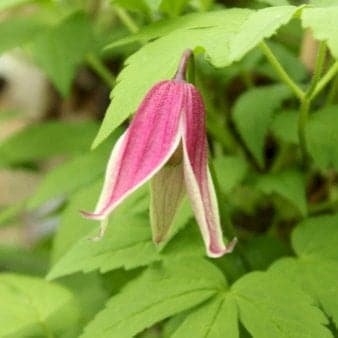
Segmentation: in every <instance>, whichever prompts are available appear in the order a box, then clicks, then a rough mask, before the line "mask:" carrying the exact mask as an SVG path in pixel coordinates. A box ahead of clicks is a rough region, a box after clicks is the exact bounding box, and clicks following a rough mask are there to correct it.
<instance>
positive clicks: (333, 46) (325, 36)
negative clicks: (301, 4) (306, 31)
mask: <svg viewBox="0 0 338 338" xmlns="http://www.w3.org/2000/svg"><path fill="white" fill-rule="evenodd" d="M301 19H302V25H303V27H304V28H311V30H312V33H313V36H314V38H315V39H317V40H320V41H326V43H327V45H328V47H329V48H330V50H331V53H332V55H333V56H334V57H335V58H336V59H338V27H337V24H336V23H337V22H338V3H336V4H335V5H334V6H332V7H326V8H308V7H305V8H304V9H303V11H302V16H301Z"/></svg>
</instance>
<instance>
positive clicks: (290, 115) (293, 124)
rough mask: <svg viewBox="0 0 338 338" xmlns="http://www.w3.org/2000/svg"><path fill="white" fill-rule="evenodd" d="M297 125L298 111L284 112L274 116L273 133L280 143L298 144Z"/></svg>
mask: <svg viewBox="0 0 338 338" xmlns="http://www.w3.org/2000/svg"><path fill="white" fill-rule="evenodd" d="M297 123H298V111H295V110H286V111H282V112H280V113H278V114H276V115H275V116H274V118H273V121H272V124H271V131H272V133H273V134H274V135H275V136H276V137H277V139H279V140H280V141H283V142H286V143H292V144H298V131H297V126H298V124H297Z"/></svg>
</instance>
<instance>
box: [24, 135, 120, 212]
mask: <svg viewBox="0 0 338 338" xmlns="http://www.w3.org/2000/svg"><path fill="white" fill-rule="evenodd" d="M115 140H116V137H115ZM111 149H112V144H111V142H109V143H106V144H104V145H102V146H101V147H100V148H98V149H97V150H95V151H92V152H89V153H86V154H84V155H80V156H78V157H75V158H74V159H72V160H70V161H68V162H66V163H64V164H61V165H60V166H58V167H56V168H55V169H54V170H51V171H49V172H48V174H47V175H46V176H45V177H44V179H43V180H42V182H41V183H40V185H39V187H38V189H37V191H36V192H35V193H34V195H33V196H32V197H31V198H30V200H29V203H28V205H27V207H28V209H35V208H37V207H38V206H39V205H41V204H43V203H44V202H46V201H48V200H49V199H52V198H59V197H67V196H68V195H69V194H72V193H74V192H75V191H77V190H78V189H79V188H81V187H83V186H85V185H86V184H88V183H90V182H92V181H94V180H96V179H97V178H99V176H100V175H102V176H103V175H104V170H105V167H106V163H107V161H108V158H109V154H110V151H111Z"/></svg>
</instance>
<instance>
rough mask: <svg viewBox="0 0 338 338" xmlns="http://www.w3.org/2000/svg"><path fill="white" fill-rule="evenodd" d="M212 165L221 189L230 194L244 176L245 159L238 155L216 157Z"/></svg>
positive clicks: (245, 169)
mask: <svg viewBox="0 0 338 338" xmlns="http://www.w3.org/2000/svg"><path fill="white" fill-rule="evenodd" d="M214 166H215V170H216V174H217V178H218V181H219V184H220V186H221V190H222V191H223V192H224V193H225V194H230V192H231V191H232V189H234V188H235V187H236V186H237V185H238V184H239V183H240V182H241V181H242V180H243V179H244V177H245V175H246V173H247V170H248V166H247V163H246V162H245V160H244V159H243V158H241V157H239V156H224V157H217V158H216V159H215V160H214Z"/></svg>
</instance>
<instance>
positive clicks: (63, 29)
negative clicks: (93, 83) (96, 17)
mask: <svg viewBox="0 0 338 338" xmlns="http://www.w3.org/2000/svg"><path fill="white" fill-rule="evenodd" d="M74 41H76V43H74ZM32 48H33V54H34V57H35V59H36V62H37V63H38V64H39V65H40V66H41V68H42V69H43V70H44V71H45V72H46V74H47V75H48V77H49V78H50V79H51V80H52V81H53V83H54V84H55V86H56V87H57V89H58V90H59V91H60V92H61V93H62V95H64V96H66V95H68V94H69V91H70V86H71V83H72V80H73V78H74V76H75V72H76V71H77V68H78V67H79V65H80V64H81V63H83V61H84V60H85V58H86V56H87V55H88V53H89V52H90V51H95V49H96V46H95V40H94V36H93V32H92V28H91V26H90V21H89V20H88V18H87V17H86V15H85V14H84V13H81V12H79V13H75V14H72V15H70V16H69V17H66V18H65V19H63V20H62V21H61V22H60V23H58V24H57V25H56V26H53V27H51V28H50V29H47V30H45V31H44V32H43V33H42V34H40V35H39V36H38V38H37V39H36V40H35V41H34V44H33V46H32Z"/></svg>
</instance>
